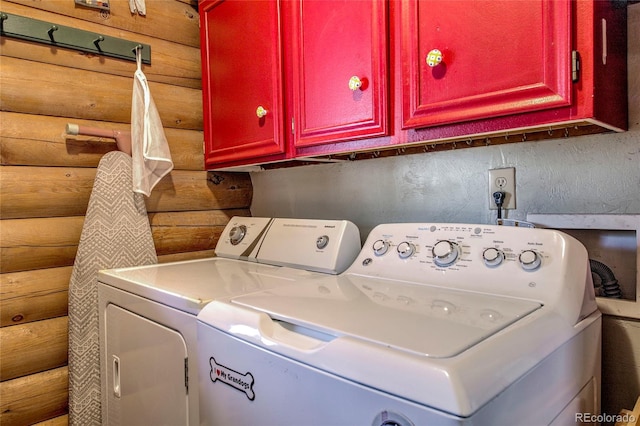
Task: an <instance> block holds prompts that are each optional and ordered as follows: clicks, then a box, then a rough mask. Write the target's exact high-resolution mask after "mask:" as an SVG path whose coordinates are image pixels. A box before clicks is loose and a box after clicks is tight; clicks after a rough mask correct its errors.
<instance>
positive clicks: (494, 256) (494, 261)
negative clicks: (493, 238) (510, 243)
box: [482, 247, 504, 266]
mask: <svg viewBox="0 0 640 426" xmlns="http://www.w3.org/2000/svg"><path fill="white" fill-rule="evenodd" d="M482 260H484V264H485V265H487V266H498V265H500V264H501V263H502V261H503V260H504V253H503V252H502V250H499V249H497V248H494V247H489V248H488V249H486V250H485V251H483V252H482Z"/></svg>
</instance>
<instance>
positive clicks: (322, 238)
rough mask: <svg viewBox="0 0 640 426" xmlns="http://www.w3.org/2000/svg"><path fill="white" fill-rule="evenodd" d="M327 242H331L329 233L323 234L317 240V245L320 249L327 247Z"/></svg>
mask: <svg viewBox="0 0 640 426" xmlns="http://www.w3.org/2000/svg"><path fill="white" fill-rule="evenodd" d="M327 244H329V236H328V235H321V236H319V237H318V239H317V240H316V247H317V248H318V249H320V250H322V249H323V248H325V247H326V246H327Z"/></svg>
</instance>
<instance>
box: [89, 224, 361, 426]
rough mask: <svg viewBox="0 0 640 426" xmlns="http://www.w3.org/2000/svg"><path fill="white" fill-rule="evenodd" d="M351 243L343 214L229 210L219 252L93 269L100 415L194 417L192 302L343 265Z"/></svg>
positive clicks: (154, 421)
mask: <svg viewBox="0 0 640 426" xmlns="http://www.w3.org/2000/svg"><path fill="white" fill-rule="evenodd" d="M359 251H360V234H359V231H358V229H357V228H356V226H355V225H354V224H353V223H351V222H348V221H332V220H305V219H269V218H244V217H234V218H232V219H231V220H230V221H229V224H228V225H227V227H226V228H225V230H224V232H223V234H222V236H221V238H220V240H219V242H218V244H217V246H216V254H217V256H218V257H215V258H211V259H202V260H193V261H186V262H176V263H167V264H161V265H149V266H142V267H134V268H123V269H114V270H107V271H101V272H100V273H99V277H98V279H99V284H98V299H99V310H100V351H101V382H102V385H101V388H102V389H101V390H102V395H101V398H102V421H103V424H106V425H127V426H130V425H154V426H155V425H171V426H177V425H198V424H200V420H199V411H198V384H197V379H198V375H197V365H198V364H197V351H196V348H197V339H196V315H197V314H198V312H200V311H201V310H202V309H203V308H204V307H205V306H206V305H207V303H209V302H210V301H212V300H214V299H216V298H219V297H231V296H234V295H240V294H247V293H251V292H256V291H260V290H264V289H269V288H274V287H277V286H280V285H285V284H288V283H291V282H295V280H298V279H304V280H305V281H306V280H313V279H314V277H317V276H324V275H326V274H336V273H338V272H342V271H344V270H345V269H346V268H347V266H349V264H350V263H351V262H352V261H353V259H354V258H355V257H356V256H357V254H358V253H359ZM281 265H287V266H281Z"/></svg>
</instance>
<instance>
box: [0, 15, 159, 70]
mask: <svg viewBox="0 0 640 426" xmlns="http://www.w3.org/2000/svg"><path fill="white" fill-rule="evenodd" d="M0 35H2V36H5V37H13V38H19V39H22V40H28V41H33V42H36V43H43V44H48V45H51V46H56V47H63V48H66V49H74V50H80V51H82V52H88V53H95V54H98V55H103V56H109V57H112V58H119V59H125V60H127V61H135V60H136V50H137V49H141V52H142V62H143V63H145V64H151V46H149V45H148V44H142V43H136V42H134V41H128V40H123V39H121V38H116V37H108V36H103V35H101V34H96V33H92V32H90V31H84V30H79V29H77V28H72V27H65V26H62V25H57V24H52V23H50V22H45V21H39V20H37V19H32V18H26V17H24V16H19V15H13V14H11V13H5V12H0Z"/></svg>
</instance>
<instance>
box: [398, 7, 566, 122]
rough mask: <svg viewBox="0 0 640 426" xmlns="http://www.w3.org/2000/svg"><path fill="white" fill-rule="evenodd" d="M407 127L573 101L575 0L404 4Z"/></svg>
mask: <svg viewBox="0 0 640 426" xmlns="http://www.w3.org/2000/svg"><path fill="white" fill-rule="evenodd" d="M399 8H400V14H401V19H402V21H401V22H402V28H401V31H402V37H401V54H402V83H403V86H404V87H403V98H402V119H403V121H402V126H403V128H415V127H426V126H434V125H441V124H449V123H458V122H463V121H469V120H475V119H480V118H490V117H497V116H504V115H507V114H517V113H522V112H529V111H535V110H541V109H550V108H557V107H562V106H568V105H570V104H571V102H572V99H571V84H572V82H571V1H570V0H554V1H548V0H527V1H515V2H514V1H512V0H506V1H496V0H475V1H456V2H452V1H450V0H441V1H433V0H430V1H418V0H403V1H401V2H400V5H399Z"/></svg>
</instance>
